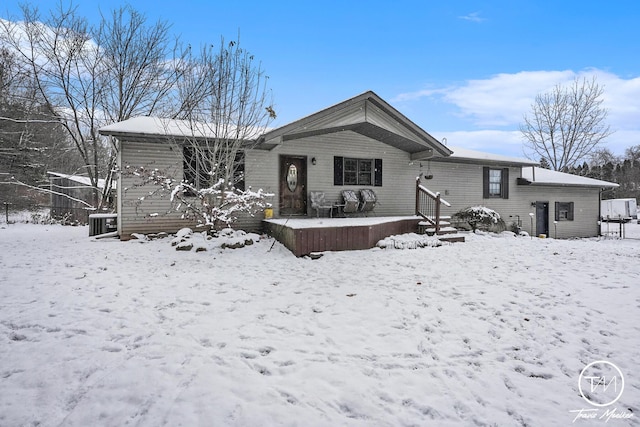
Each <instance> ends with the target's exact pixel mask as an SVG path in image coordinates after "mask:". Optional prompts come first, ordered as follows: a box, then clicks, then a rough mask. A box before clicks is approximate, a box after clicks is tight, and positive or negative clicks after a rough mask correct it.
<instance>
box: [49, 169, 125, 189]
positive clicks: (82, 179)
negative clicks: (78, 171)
mask: <svg viewBox="0 0 640 427" xmlns="http://www.w3.org/2000/svg"><path fill="white" fill-rule="evenodd" d="M47 174H49V175H52V176H55V177H57V178H66V179H68V180H69V181H73V182H75V183H78V184H81V185H86V186H87V187H91V179H89V177H88V176H81V175H69V174H66V173H59V172H47ZM115 184H116V183H115V181H114V182H113V183H112V187H113V188H115ZM104 186H105V180H104V179H98V188H99V189H101V190H104Z"/></svg>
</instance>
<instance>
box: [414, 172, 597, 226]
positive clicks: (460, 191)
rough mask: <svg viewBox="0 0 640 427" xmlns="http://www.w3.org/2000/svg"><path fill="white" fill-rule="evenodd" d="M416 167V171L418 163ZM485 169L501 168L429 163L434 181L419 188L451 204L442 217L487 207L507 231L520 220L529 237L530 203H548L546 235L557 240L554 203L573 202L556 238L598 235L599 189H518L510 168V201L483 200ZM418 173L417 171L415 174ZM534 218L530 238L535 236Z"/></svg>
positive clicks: (541, 187)
mask: <svg viewBox="0 0 640 427" xmlns="http://www.w3.org/2000/svg"><path fill="white" fill-rule="evenodd" d="M416 163H418V167H419V162H416ZM484 166H490V167H492V168H501V167H502V166H499V165H488V164H467V163H451V162H438V161H431V166H430V169H431V174H432V175H433V179H431V180H423V181H422V184H423V185H424V186H425V187H427V188H429V189H430V190H431V191H434V192H435V191H438V192H440V193H441V195H442V198H443V199H445V200H446V201H448V202H449V203H451V205H452V206H451V207H450V208H448V207H443V215H452V214H454V213H455V212H457V211H459V210H460V209H462V208H465V207H469V206H486V207H488V208H490V209H493V210H495V211H496V212H498V213H499V214H500V216H501V218H502V219H503V220H504V221H505V223H506V224H507V227H509V226H510V225H511V224H512V223H514V222H516V221H517V220H518V219H520V221H521V223H522V228H523V230H524V231H526V232H528V233H530V234H531V233H532V230H531V218H530V216H529V213H531V212H533V213H534V214H535V212H536V211H535V207H533V206H531V204H532V203H533V202H536V201H540V202H549V234H550V237H556V233H555V231H556V229H554V224H553V221H554V219H555V202H573V203H574V220H573V221H559V222H558V224H557V238H569V237H592V236H597V235H598V231H599V230H598V223H597V222H598V215H599V213H598V206H599V189H598V188H593V187H560V186H547V185H545V186H542V185H518V184H517V178H519V177H520V176H521V169H520V167H509V198H508V199H501V198H489V199H484V198H483V181H482V180H483V177H482V169H483V167H484ZM427 169H428V163H427V162H422V171H423V172H425V173H426V171H427ZM419 173H420V172H419V171H418V174H419ZM535 227H536V223H535V218H534V223H533V234H535V231H536V230H535Z"/></svg>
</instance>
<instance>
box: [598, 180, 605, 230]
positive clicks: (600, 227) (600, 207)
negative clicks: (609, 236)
mask: <svg viewBox="0 0 640 427" xmlns="http://www.w3.org/2000/svg"><path fill="white" fill-rule="evenodd" d="M603 191H604V188H600V190H599V191H598V221H597V223H598V237H601V236H602V192H603Z"/></svg>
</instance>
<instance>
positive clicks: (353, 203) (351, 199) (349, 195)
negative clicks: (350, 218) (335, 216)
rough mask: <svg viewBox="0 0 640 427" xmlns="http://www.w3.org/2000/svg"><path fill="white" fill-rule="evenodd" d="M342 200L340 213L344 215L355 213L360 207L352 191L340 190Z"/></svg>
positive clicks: (356, 196) (358, 200)
mask: <svg viewBox="0 0 640 427" xmlns="http://www.w3.org/2000/svg"><path fill="white" fill-rule="evenodd" d="M342 199H343V200H344V204H343V205H341V206H342V212H343V213H344V214H345V215H346V214H352V213H357V212H358V211H359V207H360V199H358V195H357V194H356V192H355V191H354V190H342Z"/></svg>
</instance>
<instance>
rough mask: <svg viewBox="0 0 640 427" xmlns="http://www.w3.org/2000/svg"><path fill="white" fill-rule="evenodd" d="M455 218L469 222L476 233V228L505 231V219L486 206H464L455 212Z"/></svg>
mask: <svg viewBox="0 0 640 427" xmlns="http://www.w3.org/2000/svg"><path fill="white" fill-rule="evenodd" d="M453 218H454V219H456V220H459V221H464V222H466V223H467V224H469V227H471V230H472V231H473V232H474V233H475V232H476V230H490V229H491V230H498V231H503V230H504V229H505V228H506V226H505V223H504V221H503V220H502V218H500V214H498V212H496V211H494V210H493V209H489V208H487V207H484V206H471V207H468V208H464V209H462V210H460V211H458V212H456V213H455V214H453Z"/></svg>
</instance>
